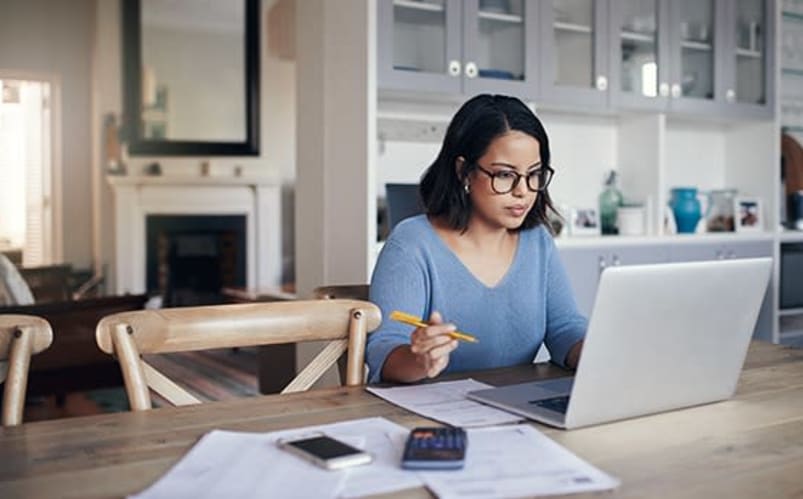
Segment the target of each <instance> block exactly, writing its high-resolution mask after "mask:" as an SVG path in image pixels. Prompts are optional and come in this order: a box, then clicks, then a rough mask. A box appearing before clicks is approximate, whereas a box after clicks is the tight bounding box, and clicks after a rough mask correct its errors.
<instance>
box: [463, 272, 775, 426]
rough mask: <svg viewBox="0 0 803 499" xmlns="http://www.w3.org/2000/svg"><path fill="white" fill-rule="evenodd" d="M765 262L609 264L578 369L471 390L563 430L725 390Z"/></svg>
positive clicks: (751, 321) (739, 360) (729, 388)
mask: <svg viewBox="0 0 803 499" xmlns="http://www.w3.org/2000/svg"><path fill="white" fill-rule="evenodd" d="M771 267H772V260H771V259H770V258H755V259H744V260H726V261H715V262H693V263H669V264H660V265H632V266H625V267H611V268H608V269H606V270H605V272H603V273H602V276H601V277H600V282H599V288H598V290H597V297H596V301H595V302H594V309H593V312H592V314H591V320H590V322H589V325H588V332H587V333H586V339H585V344H584V346H583V354H582V356H581V360H580V364H579V366H578V368H577V372H576V373H575V376H574V377H567V378H560V379H556V380H545V381H533V382H529V383H521V384H517V385H509V386H503V387H498V388H491V389H487V390H479V391H475V392H471V393H469V394H468V397H469V398H471V399H474V400H476V401H478V402H483V403H485V404H489V405H492V406H495V407H499V408H502V409H505V410H507V411H510V412H513V413H516V414H520V415H522V416H525V417H527V418H530V419H534V420H536V421H540V422H543V423H546V424H549V425H552V426H557V427H560V428H567V429H568V428H578V427H581V426H589V425H593V424H598V423H605V422H608V421H615V420H618V419H625V418H630V417H634V416H640V415H644V414H651V413H656V412H661V411H668V410H671V409H677V408H681V407H688V406H693V405H699V404H705V403H709V402H715V401H718V400H724V399H727V398H729V397H730V396H731V395H733V392H734V391H735V390H736V383H737V381H738V379H739V373H740V372H741V369H742V364H743V363H744V359H745V356H746V354H747V347H748V345H749V343H750V338H751V336H752V332H753V328H754V327H755V324H756V319H757V318H758V313H759V309H760V308H761V302H762V299H763V297H764V292H765V290H766V289H767V283H768V282H769V277H770V270H771Z"/></svg>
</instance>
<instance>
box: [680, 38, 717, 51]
mask: <svg viewBox="0 0 803 499" xmlns="http://www.w3.org/2000/svg"><path fill="white" fill-rule="evenodd" d="M680 46H681V47H682V48H684V49H690V50H700V51H703V52H710V51H711V49H712V48H713V47H712V46H711V43H710V42H700V41H696V40H683V41H681V42H680Z"/></svg>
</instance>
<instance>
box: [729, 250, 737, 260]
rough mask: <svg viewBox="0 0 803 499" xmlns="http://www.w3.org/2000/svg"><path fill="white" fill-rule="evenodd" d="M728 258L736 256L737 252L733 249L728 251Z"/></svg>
mask: <svg viewBox="0 0 803 499" xmlns="http://www.w3.org/2000/svg"><path fill="white" fill-rule="evenodd" d="M728 258H736V252H735V251H733V250H730V251H728Z"/></svg>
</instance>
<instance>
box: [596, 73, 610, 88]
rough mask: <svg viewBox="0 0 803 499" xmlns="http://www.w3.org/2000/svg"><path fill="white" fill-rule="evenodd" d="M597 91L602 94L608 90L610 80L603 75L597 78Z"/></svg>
mask: <svg viewBox="0 0 803 499" xmlns="http://www.w3.org/2000/svg"><path fill="white" fill-rule="evenodd" d="M597 90H599V91H600V92H604V91H606V90H608V78H606V77H604V76H602V75H600V76H597Z"/></svg>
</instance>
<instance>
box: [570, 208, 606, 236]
mask: <svg viewBox="0 0 803 499" xmlns="http://www.w3.org/2000/svg"><path fill="white" fill-rule="evenodd" d="M570 215H571V216H570V218H569V234H571V235H572V236H598V235H599V234H600V220H599V211H598V210H597V209H596V208H588V207H574V208H572V209H571V213H570Z"/></svg>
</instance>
